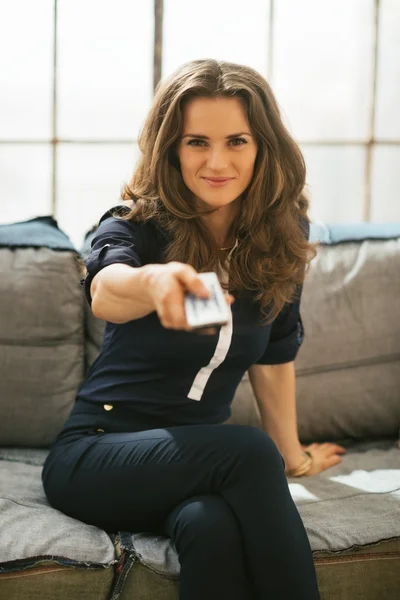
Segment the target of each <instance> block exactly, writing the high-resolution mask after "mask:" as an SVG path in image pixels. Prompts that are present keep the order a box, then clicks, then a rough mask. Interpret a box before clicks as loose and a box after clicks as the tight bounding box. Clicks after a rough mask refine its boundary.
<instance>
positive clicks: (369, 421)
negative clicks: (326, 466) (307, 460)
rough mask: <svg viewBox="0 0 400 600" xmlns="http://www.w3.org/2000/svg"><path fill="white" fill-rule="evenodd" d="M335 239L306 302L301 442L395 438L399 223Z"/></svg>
mask: <svg viewBox="0 0 400 600" xmlns="http://www.w3.org/2000/svg"><path fill="white" fill-rule="evenodd" d="M329 232H330V240H329V243H328V244H325V245H322V246H321V247H320V248H319V251H318V255H317V257H316V259H315V260H314V261H313V262H312V268H311V269H310V271H309V274H308V276H307V278H306V282H305V285H304V291H303V298H302V316H303V321H304V327H305V331H306V338H305V342H304V344H303V347H302V348H301V350H300V352H299V355H298V359H297V361H296V372H297V400H298V417H299V418H298V426H299V432H300V437H301V438H302V439H304V440H319V439H323V438H331V439H334V438H342V437H353V438H358V439H360V438H371V437H375V436H377V437H379V436H381V437H392V436H393V437H394V436H395V435H396V434H397V431H398V428H399V425H400V304H399V301H398V299H399V298H400V224H397V225H392V226H391V227H387V226H378V225H373V224H359V225H353V226H347V227H344V226H342V227H340V226H336V227H331V228H329ZM385 236H387V237H385ZM353 240H358V241H353Z"/></svg>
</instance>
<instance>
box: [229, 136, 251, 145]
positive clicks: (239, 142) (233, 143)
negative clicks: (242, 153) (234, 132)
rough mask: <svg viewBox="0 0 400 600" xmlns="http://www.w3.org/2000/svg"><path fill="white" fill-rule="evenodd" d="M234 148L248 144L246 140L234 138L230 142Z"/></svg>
mask: <svg viewBox="0 0 400 600" xmlns="http://www.w3.org/2000/svg"><path fill="white" fill-rule="evenodd" d="M230 142H231V144H232V146H242V144H247V142H246V140H245V139H244V138H233V139H232V140H230Z"/></svg>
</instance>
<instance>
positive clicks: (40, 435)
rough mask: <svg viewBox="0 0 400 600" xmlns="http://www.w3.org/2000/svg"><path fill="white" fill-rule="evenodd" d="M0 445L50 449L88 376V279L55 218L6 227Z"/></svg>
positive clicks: (1, 254)
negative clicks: (85, 299)
mask: <svg viewBox="0 0 400 600" xmlns="http://www.w3.org/2000/svg"><path fill="white" fill-rule="evenodd" d="M0 271H1V273H2V274H3V277H1V278H0V297H1V299H2V301H1V304H0V364H1V367H2V369H1V370H2V382H1V391H0V415H1V419H0V445H14V446H48V445H50V444H51V442H52V441H53V439H54V438H55V436H56V435H57V433H58V431H59V430H60V429H61V427H62V425H63V423H64V422H65V420H66V419H67V417H68V414H69V412H70V410H71V407H72V404H73V401H74V398H75V394H76V390H77V388H78V386H79V384H80V382H81V380H82V377H83V375H84V318H83V294H82V289H81V286H80V283H79V282H80V277H81V272H80V268H79V263H78V256H77V253H76V251H75V250H74V249H73V246H72V245H71V242H70V241H69V240H68V238H67V237H66V236H65V234H63V233H62V232H61V231H60V230H59V229H58V227H57V224H56V222H55V221H54V220H53V219H51V218H47V219H45V218H41V219H33V220H31V221H27V222H23V223H16V224H11V225H1V226H0Z"/></svg>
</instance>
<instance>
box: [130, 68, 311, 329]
mask: <svg viewBox="0 0 400 600" xmlns="http://www.w3.org/2000/svg"><path fill="white" fill-rule="evenodd" d="M139 148H140V151H141V156H140V159H139V162H138V165H137V168H136V170H135V172H134V174H133V177H132V179H131V181H130V182H129V183H128V184H127V185H125V186H124V187H123V190H122V199H123V200H132V201H133V202H134V207H133V208H132V210H131V211H130V212H129V214H127V215H125V216H123V217H122V218H123V219H126V220H128V221H135V220H139V221H140V220H148V219H155V220H156V221H157V222H158V223H159V225H160V227H161V228H163V229H164V230H165V231H167V232H168V233H169V234H170V237H171V243H170V244H169V246H168V249H167V252H166V256H165V261H166V262H169V261H178V262H182V261H183V262H185V263H188V264H190V265H192V266H193V267H194V268H195V269H196V270H198V271H217V270H218V269H219V262H220V260H221V256H220V253H219V248H221V247H230V246H231V245H233V244H234V242H235V241H236V240H238V245H237V247H236V249H235V251H234V252H233V253H232V255H231V256H230V263H229V265H230V266H229V276H230V281H229V284H230V291H231V293H232V294H233V295H234V296H235V295H237V294H240V293H242V292H244V291H247V292H250V293H254V295H255V300H256V301H257V302H259V304H260V308H261V311H262V314H263V316H264V318H265V323H271V322H272V321H273V320H274V318H275V317H276V316H277V315H278V314H279V312H280V311H281V309H282V308H283V306H284V304H285V303H286V302H291V301H293V300H294V299H295V297H296V295H297V293H298V289H299V286H300V285H302V283H303V281H304V277H305V272H306V270H307V268H308V264H309V262H310V261H311V259H312V258H313V257H314V256H315V247H314V246H313V245H312V244H310V243H309V242H308V240H307V231H308V222H309V220H308V216H307V211H308V206H309V203H308V199H307V198H306V196H305V194H304V187H305V183H306V181H305V177H306V167H305V163H304V159H303V156H302V153H301V151H300V149H299V147H298V145H297V144H296V142H295V141H294V140H293V138H292V137H291V136H290V134H289V132H288V131H287V129H286V128H285V126H284V124H283V123H282V119H281V116H280V111H279V107H278V104H277V102H276V99H275V96H274V94H273V92H272V90H271V88H270V86H269V85H268V83H267V82H266V81H265V79H264V78H263V77H262V76H261V75H260V74H259V73H257V72H256V71H255V70H254V69H251V68H249V67H245V66H242V65H235V64H232V63H228V62H223V61H220V62H218V61H214V60H197V61H192V62H191V63H187V64H186V65H183V66H182V67H180V68H179V69H178V70H177V71H176V72H175V73H173V74H172V75H171V76H170V77H168V78H167V79H166V80H164V81H162V82H161V83H160V84H159V86H158V87H157V90H156V93H155V97H154V101H153V105H152V108H151V110H150V111H149V114H148V117H147V119H146V122H145V124H144V127H143V130H142V133H141V136H140V138H139Z"/></svg>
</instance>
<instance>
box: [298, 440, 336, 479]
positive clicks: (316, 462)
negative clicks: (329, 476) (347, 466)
mask: <svg viewBox="0 0 400 600" xmlns="http://www.w3.org/2000/svg"><path fill="white" fill-rule="evenodd" d="M302 448H303V450H307V452H309V453H310V454H311V455H312V458H313V463H312V466H311V469H310V470H309V471H308V473H306V476H309V475H316V474H317V473H321V471H325V470H326V469H329V468H330V467H333V466H335V465H339V464H340V463H341V462H342V458H341V457H340V454H345V453H346V448H343V446H339V445H338V444H333V443H331V442H326V443H324V444H310V445H309V446H302Z"/></svg>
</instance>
